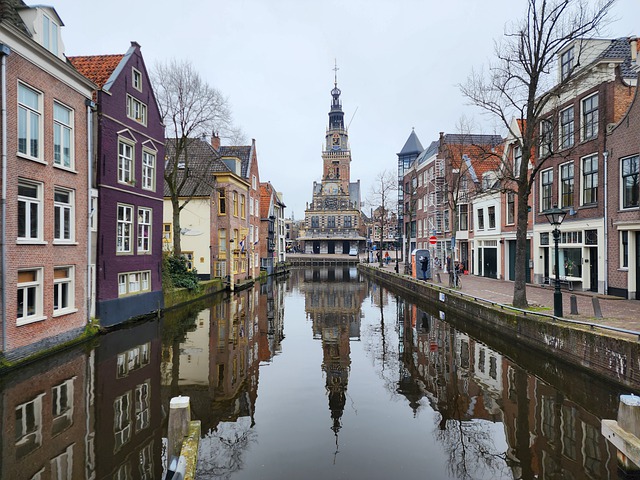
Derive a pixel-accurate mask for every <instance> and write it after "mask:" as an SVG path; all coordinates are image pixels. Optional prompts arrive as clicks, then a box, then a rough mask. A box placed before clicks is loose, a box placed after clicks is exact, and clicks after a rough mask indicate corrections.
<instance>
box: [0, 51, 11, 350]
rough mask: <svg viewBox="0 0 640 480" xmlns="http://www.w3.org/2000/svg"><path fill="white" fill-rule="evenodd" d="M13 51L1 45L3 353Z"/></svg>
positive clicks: (0, 287)
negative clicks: (10, 63) (9, 90)
mask: <svg viewBox="0 0 640 480" xmlns="http://www.w3.org/2000/svg"><path fill="white" fill-rule="evenodd" d="M10 52H11V50H10V49H9V47H7V46H6V45H4V44H2V43H0V58H1V60H0V77H1V78H0V83H1V84H2V86H1V87H0V88H2V93H1V95H2V113H1V116H2V119H1V120H0V121H1V122H2V133H1V134H0V135H2V212H1V213H0V216H1V217H0V223H1V224H2V227H1V228H2V234H1V236H2V238H0V242H1V243H2V249H1V251H0V271H1V272H2V273H1V274H0V291H1V292H2V294H1V295H2V298H1V299H0V302H2V312H0V313H1V315H0V316H1V317H2V318H0V325H1V328H2V331H1V333H0V335H2V351H3V352H6V351H7V335H6V333H7V330H6V322H7V288H6V287H7V228H6V225H7V55H9V53H10Z"/></svg>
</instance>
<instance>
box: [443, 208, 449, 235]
mask: <svg viewBox="0 0 640 480" xmlns="http://www.w3.org/2000/svg"><path fill="white" fill-rule="evenodd" d="M442 217H443V220H444V231H445V232H448V231H449V210H445V211H444V212H443V214H442Z"/></svg>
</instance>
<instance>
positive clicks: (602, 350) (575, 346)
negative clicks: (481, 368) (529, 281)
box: [358, 264, 640, 391]
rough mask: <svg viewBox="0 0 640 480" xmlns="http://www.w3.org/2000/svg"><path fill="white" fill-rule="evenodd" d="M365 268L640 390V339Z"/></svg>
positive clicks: (447, 311)
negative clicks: (566, 321) (516, 308)
mask: <svg viewBox="0 0 640 480" xmlns="http://www.w3.org/2000/svg"><path fill="white" fill-rule="evenodd" d="M358 269H359V271H360V272H362V273H363V274H365V275H367V276H369V277H372V278H375V279H376V280H377V281H378V282H380V283H381V284H383V285H388V286H392V287H395V289H398V290H400V291H402V292H406V293H407V294H409V295H410V296H413V297H415V296H418V297H419V298H420V300H423V301H425V302H426V303H427V304H429V305H432V306H433V307H434V308H436V309H438V310H440V311H441V312H442V314H441V317H442V316H444V318H443V319H444V320H447V319H448V318H447V317H451V318H456V320H457V321H458V322H463V323H470V324H473V325H475V326H480V327H482V328H484V329H489V330H491V331H492V332H493V333H494V334H496V335H499V336H501V337H507V338H510V339H512V340H517V341H518V342H521V343H522V344H524V345H527V346H528V347H531V348H533V349H536V350H538V351H542V352H544V353H546V354H549V355H553V356H554V357H556V358H559V359H561V360H563V361H565V362H568V363H570V364H571V365H573V366H576V367H578V368H580V369H586V370H588V371H589V372H590V373H593V374H596V375H598V376H599V377H601V378H603V379H604V380H606V381H612V382H614V383H617V384H619V385H622V386H624V387H626V388H630V389H633V390H635V391H640V343H639V342H638V341H637V338H636V337H633V338H623V337H622V336H621V335H619V334H614V333H609V332H607V331H604V330H602V331H601V330H598V329H597V328H589V327H588V326H580V325H575V324H570V323H565V322H563V321H562V320H554V319H551V318H548V317H545V316H541V315H536V314H535V313H524V312H519V311H515V310H511V309H509V308H508V307H506V306H504V305H499V304H496V303H492V302H483V301H482V300H481V299H477V298H473V297H468V296H465V295H464V294H462V293H460V292H458V291H456V290H451V289H449V288H445V287H441V286H438V285H434V284H429V283H426V282H424V281H421V280H416V279H413V278H411V277H407V276H405V275H398V274H396V273H394V272H391V271H386V270H382V269H379V268H375V267H371V266H368V265H363V264H361V265H359V266H358Z"/></svg>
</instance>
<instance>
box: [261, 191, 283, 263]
mask: <svg viewBox="0 0 640 480" xmlns="http://www.w3.org/2000/svg"><path fill="white" fill-rule="evenodd" d="M285 207H286V206H285V204H284V202H283V201H282V194H281V193H278V192H276V190H275V189H274V188H273V185H271V183H270V182H264V183H261V184H260V239H261V242H260V267H261V268H262V269H263V270H266V272H267V274H269V275H271V274H272V273H275V270H274V268H275V267H276V266H277V265H278V264H279V263H281V262H284V261H285V259H286V241H285V239H286V229H285V221H284V209H285Z"/></svg>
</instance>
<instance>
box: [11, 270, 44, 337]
mask: <svg viewBox="0 0 640 480" xmlns="http://www.w3.org/2000/svg"><path fill="white" fill-rule="evenodd" d="M25 272H34V273H35V280H27V281H22V282H21V281H20V274H21V273H25ZM16 287H17V302H16V325H17V326H20V325H26V324H28V323H32V322H37V321H40V320H44V319H45V317H44V316H43V313H42V312H43V273H42V268H25V269H21V270H18V282H17V286H16ZM30 290H32V292H33V302H34V304H33V313H32V314H31V315H29V314H28V313H27V312H28V308H29V305H28V304H27V302H26V300H27V299H28V297H29V291H30ZM20 293H22V306H21V305H20V300H19V296H20Z"/></svg>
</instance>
